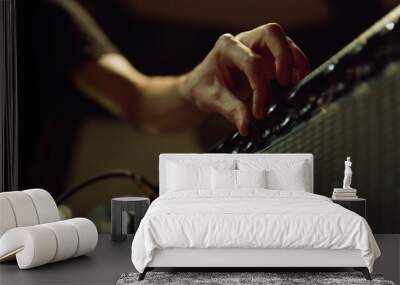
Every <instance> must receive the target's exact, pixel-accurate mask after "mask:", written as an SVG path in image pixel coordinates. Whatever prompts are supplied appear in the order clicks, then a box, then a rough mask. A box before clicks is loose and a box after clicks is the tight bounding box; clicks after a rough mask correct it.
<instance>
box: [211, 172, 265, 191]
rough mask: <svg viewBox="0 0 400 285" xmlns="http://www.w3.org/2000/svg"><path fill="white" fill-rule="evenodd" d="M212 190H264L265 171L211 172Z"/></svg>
mask: <svg viewBox="0 0 400 285" xmlns="http://www.w3.org/2000/svg"><path fill="white" fill-rule="evenodd" d="M211 184H212V186H211V187H212V189H213V190H218V189H225V190H237V189H241V188H266V187H267V180H266V171H265V169H263V170H229V169H215V168H212V170H211Z"/></svg>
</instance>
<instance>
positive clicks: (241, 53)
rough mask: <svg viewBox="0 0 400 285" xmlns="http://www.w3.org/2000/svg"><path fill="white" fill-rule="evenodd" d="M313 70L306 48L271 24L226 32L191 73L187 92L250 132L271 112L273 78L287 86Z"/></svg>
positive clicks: (201, 105)
mask: <svg viewBox="0 0 400 285" xmlns="http://www.w3.org/2000/svg"><path fill="white" fill-rule="evenodd" d="M309 72H310V66H309V63H308V60H307V58H306V56H305V55H304V53H303V52H302V51H301V49H300V48H299V47H298V46H297V45H296V44H295V43H294V42H293V41H292V40H291V39H290V38H289V37H287V36H286V35H285V32H284V31H283V29H282V28H281V27H280V26H279V25H278V24H276V23H271V24H266V25H263V26H260V27H257V28H255V29H253V30H250V31H247V32H243V33H240V34H238V35H237V36H233V35H231V34H224V35H222V36H221V37H220V38H219V39H218V40H217V42H216V43H215V46H214V48H213V49H212V50H211V51H210V53H209V54H208V55H207V57H206V58H205V59H204V60H203V62H201V63H200V64H199V65H198V66H197V67H196V68H195V69H194V70H193V71H192V72H190V73H188V74H187V75H186V80H185V81H184V82H185V83H184V85H186V86H185V88H184V89H183V90H184V92H183V94H184V96H187V97H189V98H190V99H191V100H192V101H193V102H194V103H195V104H196V106H197V107H198V108H199V109H200V110H202V111H205V112H217V113H220V114H222V115H223V116H224V117H225V118H227V119H228V120H229V121H231V122H232V123H234V124H235V125H236V127H237V129H238V130H239V132H240V133H241V134H242V135H246V134H247V133H248V129H249V122H250V120H251V118H252V117H254V118H255V119H262V118H264V116H265V115H266V111H267V107H268V103H269V101H270V98H271V94H270V93H271V91H270V85H269V82H270V80H272V79H276V80H277V81H278V83H279V84H281V85H288V84H290V83H297V82H299V81H300V80H301V79H302V78H304V77H305V76H306V75H307V74H308V73H309Z"/></svg>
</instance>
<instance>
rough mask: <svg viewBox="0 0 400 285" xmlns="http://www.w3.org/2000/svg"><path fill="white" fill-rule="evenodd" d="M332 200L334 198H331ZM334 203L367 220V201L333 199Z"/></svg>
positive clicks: (362, 199)
mask: <svg viewBox="0 0 400 285" xmlns="http://www.w3.org/2000/svg"><path fill="white" fill-rule="evenodd" d="M331 199H332V198H331ZM332 202H334V203H336V204H339V205H341V206H342V207H344V208H346V209H348V210H350V211H353V212H354V213H357V214H359V215H360V216H361V217H363V218H364V219H366V218H367V200H366V199H364V198H354V199H332Z"/></svg>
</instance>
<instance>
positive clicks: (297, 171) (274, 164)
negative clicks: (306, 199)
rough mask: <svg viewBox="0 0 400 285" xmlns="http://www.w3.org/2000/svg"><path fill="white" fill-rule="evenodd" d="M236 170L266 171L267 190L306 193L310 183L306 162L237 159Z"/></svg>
mask: <svg viewBox="0 0 400 285" xmlns="http://www.w3.org/2000/svg"><path fill="white" fill-rule="evenodd" d="M238 168H239V170H262V169H266V176H267V179H266V180H267V187H266V188H268V189H273V190H290V191H306V189H309V187H310V183H311V182H310V181H309V176H310V175H309V171H310V170H309V168H308V164H307V161H306V160H282V159H280V160H271V159H268V160H267V159H239V160H238Z"/></svg>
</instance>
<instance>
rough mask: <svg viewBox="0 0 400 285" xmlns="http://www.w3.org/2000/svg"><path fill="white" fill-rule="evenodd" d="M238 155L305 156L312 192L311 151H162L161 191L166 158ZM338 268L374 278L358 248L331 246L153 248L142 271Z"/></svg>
mask: <svg viewBox="0 0 400 285" xmlns="http://www.w3.org/2000/svg"><path fill="white" fill-rule="evenodd" d="M237 158H267V159H271V160H275V159H276V160H279V159H306V160H307V163H308V166H309V185H308V188H307V189H306V191H307V192H311V193H312V192H313V155H312V154H161V155H160V161H159V171H160V195H162V194H164V193H165V191H166V188H165V185H166V179H167V175H166V163H165V162H166V160H174V159H177V160H185V159H201V160H208V161H210V160H221V159H237ZM282 267H284V268H316V267H317V268H337V267H341V268H343V267H350V268H354V269H355V270H358V271H361V272H362V273H363V275H364V277H365V278H366V279H367V280H371V276H370V274H369V271H368V268H367V267H366V264H365V262H364V260H363V259H362V257H361V252H360V251H359V250H348V249H346V250H330V249H253V248H251V249H249V248H243V249H240V248H218V249H217V248H210V249H199V248H169V249H162V250H160V249H158V250H156V251H155V252H154V256H153V259H152V261H151V262H150V263H149V264H148V265H147V267H146V268H145V270H144V271H143V273H141V274H140V275H139V280H142V279H143V278H144V277H145V275H146V273H147V272H148V271H150V270H153V269H155V268H232V269H238V271H246V269H250V268H252V269H254V268H259V269H262V268H282Z"/></svg>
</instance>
